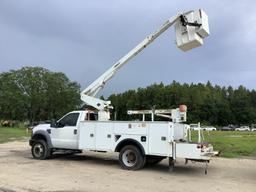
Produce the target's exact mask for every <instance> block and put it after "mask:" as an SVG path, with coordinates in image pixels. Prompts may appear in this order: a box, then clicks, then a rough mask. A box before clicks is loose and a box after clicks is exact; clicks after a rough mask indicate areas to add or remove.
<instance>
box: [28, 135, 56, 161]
mask: <svg viewBox="0 0 256 192" xmlns="http://www.w3.org/2000/svg"><path fill="white" fill-rule="evenodd" d="M31 153H32V156H33V158H34V159H40V160H43V159H47V158H50V156H51V154H52V153H51V150H50V149H49V148H48V146H47V144H46V142H45V141H44V140H37V141H35V142H34V143H33V145H32V148H31Z"/></svg>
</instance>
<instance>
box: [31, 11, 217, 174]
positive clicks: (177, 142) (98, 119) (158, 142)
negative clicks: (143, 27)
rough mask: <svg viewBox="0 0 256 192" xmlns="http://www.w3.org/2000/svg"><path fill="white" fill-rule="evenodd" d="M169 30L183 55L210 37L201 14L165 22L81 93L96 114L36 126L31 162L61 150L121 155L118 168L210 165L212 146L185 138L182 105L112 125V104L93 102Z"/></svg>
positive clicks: (75, 114)
mask: <svg viewBox="0 0 256 192" xmlns="http://www.w3.org/2000/svg"><path fill="white" fill-rule="evenodd" d="M172 25H175V32H176V42H177V46H178V47H179V48H180V49H181V50H183V51H187V50H190V49H192V48H195V47H198V46H200V45H202V44H203V39H204V38H205V37H207V36H208V35H209V27H208V18H207V15H206V14H205V13H204V12H203V11H202V10H195V11H189V12H186V13H182V14H177V15H176V16H174V17H172V18H171V19H169V20H168V21H166V22H165V23H164V24H163V25H162V26H161V27H160V28H159V29H158V30H157V31H156V32H155V33H153V34H151V35H149V36H147V37H146V38H145V39H144V40H143V41H142V42H141V43H139V44H138V45H137V46H136V47H135V48H134V49H132V50H131V51H130V52H129V53H127V54H126V55H125V56H124V57H122V58H121V59H120V60H119V61H117V62H116V63H115V64H114V65H113V66H112V67H111V68H110V69H108V70H107V71H106V72H105V73H103V74H102V75H101V76H100V77H99V78H97V79H96V80H95V81H94V82H93V83H92V84H90V85H89V86H88V87H87V88H86V89H85V90H84V91H82V92H81V99H82V100H83V101H84V102H85V103H86V104H87V105H89V106H91V107H93V108H95V110H94V111H92V110H84V111H73V112H70V113H68V114H66V115H65V116H64V117H62V118H61V119H60V120H58V121H57V122H55V123H52V124H42V125H38V126H36V127H34V129H33V132H32V137H31V139H30V145H31V146H32V148H31V151H32V155H33V157H34V158H35V159H47V158H49V157H50V156H51V155H52V154H53V153H54V152H56V151H59V150H69V151H73V152H81V151H82V150H84V151H95V152H119V162H120V165H121V167H122V168H124V169H128V170H137V169H140V168H142V167H143V166H144V165H145V163H158V162H160V161H161V160H162V159H164V158H169V165H170V168H173V166H174V162H175V159H176V158H184V159H186V160H192V161H200V162H206V163H207V162H209V160H210V157H211V156H213V155H214V151H213V147H212V146H211V145H210V144H208V143H202V142H196V143H193V142H191V141H190V140H189V139H188V136H187V132H188V129H187V128H188V125H186V124H184V122H185V121H186V112H187V108H186V106H184V105H181V106H180V107H179V108H177V109H169V110H141V111H128V114H130V115H132V114H141V115H142V116H143V118H142V121H110V112H109V111H110V109H112V108H113V107H112V106H111V102H110V101H104V100H101V99H99V98H96V95H97V94H98V92H99V91H100V90H101V89H102V88H103V87H104V85H105V83H106V82H107V81H108V80H110V79H111V78H112V77H113V76H114V75H115V73H116V72H117V71H118V69H120V68H121V67H122V66H123V65H124V64H125V63H127V62H128V61H129V60H130V59H131V58H133V57H134V56H136V55H137V54H138V53H139V52H141V51H142V50H143V49H144V48H146V46H147V45H149V44H150V43H152V42H153V41H154V40H155V39H156V38H157V37H158V36H159V35H161V34H162V33H163V32H164V31H166V30H167V29H168V28H170V27H171V26H172ZM146 114H151V117H152V121H145V115H146ZM154 116H161V117H166V118H168V119H169V121H154Z"/></svg>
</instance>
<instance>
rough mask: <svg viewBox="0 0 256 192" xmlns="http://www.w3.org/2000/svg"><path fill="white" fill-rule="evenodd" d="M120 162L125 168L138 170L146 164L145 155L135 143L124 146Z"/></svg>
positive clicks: (120, 154)
mask: <svg viewBox="0 0 256 192" xmlns="http://www.w3.org/2000/svg"><path fill="white" fill-rule="evenodd" d="M119 163H120V165H121V167H122V168H123V169H126V170H138V169H141V168H143V166H144V164H145V156H144V155H142V153H141V151H140V149H139V148H138V147H136V146H134V145H127V146H125V147H123V148H122V149H121V151H120V153H119Z"/></svg>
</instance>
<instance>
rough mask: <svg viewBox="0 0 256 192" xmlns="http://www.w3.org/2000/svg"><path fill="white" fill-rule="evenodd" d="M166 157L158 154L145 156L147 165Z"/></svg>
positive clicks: (156, 162)
mask: <svg viewBox="0 0 256 192" xmlns="http://www.w3.org/2000/svg"><path fill="white" fill-rule="evenodd" d="M165 158H166V157H159V156H147V158H146V164H147V165H156V164H158V163H160V162H161V161H162V160H163V159H165Z"/></svg>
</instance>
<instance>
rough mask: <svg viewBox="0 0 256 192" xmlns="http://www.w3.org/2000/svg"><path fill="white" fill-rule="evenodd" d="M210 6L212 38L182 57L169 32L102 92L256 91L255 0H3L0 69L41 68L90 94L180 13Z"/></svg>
mask: <svg viewBox="0 0 256 192" xmlns="http://www.w3.org/2000/svg"><path fill="white" fill-rule="evenodd" d="M199 8H201V9H203V10H204V11H205V12H206V13H207V15H208V16H209V25H210V33H211V35H210V36H209V37H208V38H206V39H205V41H204V45H203V46H201V47H199V48H196V49H193V50H191V51H189V52H182V51H181V50H179V49H177V47H176V45H175V34H174V30H173V28H172V29H169V30H167V31H166V32H165V33H164V34H163V35H161V36H160V37H159V38H158V39H156V40H155V42H154V43H152V44H151V45H150V46H149V47H147V48H146V49H145V50H144V51H143V52H142V53H140V54H139V55H137V56H136V57H135V58H133V59H132V60H131V61H130V62H129V63H127V64H126V65H125V66H124V67H123V68H122V69H121V70H120V71H119V72H118V73H117V74H116V75H115V77H114V78H113V79H111V80H110V81H109V82H108V83H107V84H106V86H105V88H104V90H103V91H102V92H101V93H100V95H101V94H103V95H106V96H108V95H110V94H112V93H120V92H124V91H126V90H128V89H136V88H138V87H146V86H148V85H151V84H153V83H160V82H163V83H164V84H169V83H171V82H172V81H173V80H175V81H178V82H180V83H206V82H207V81H208V80H209V81H210V82H212V84H217V85H221V86H229V85H231V86H233V87H238V86H239V85H243V86H245V87H247V88H248V89H256V38H255V34H256V1H255V0H211V1H205V0H191V1H188V0H172V1H170V0H157V1H156V0H139V1H138V0H122V1H120V0H108V1H104V0H41V1H40V0H0V72H5V71H9V70H11V69H20V68H21V67H24V66H40V67H44V68H47V69H49V70H51V71H56V72H63V73H65V74H66V75H67V76H68V77H69V78H70V79H71V80H72V81H77V82H78V83H79V84H80V85H81V87H82V89H83V88H85V87H86V86H88V85H89V84H90V83H91V82H93V81H94V80H95V79H96V78H97V77H99V76H100V75H101V74H102V73H103V72H104V71H105V70H107V69H108V68H109V67H111V66H112V65H113V64H114V63H115V62H116V61H117V60H118V59H120V58H121V57H122V56H124V55H125V54H126V53H127V52H128V51H130V50H131V49H132V48H133V47H135V46H136V45H137V44H138V43H139V42H140V41H142V40H143V39H144V38H145V37H146V36H147V35H149V34H150V33H152V32H154V31H155V30H156V29H158V28H159V27H160V26H161V25H162V24H163V23H164V22H165V21H166V20H168V19H169V18H170V17H172V16H174V15H175V14H176V13H178V12H183V11H188V10H195V9H199Z"/></svg>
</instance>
